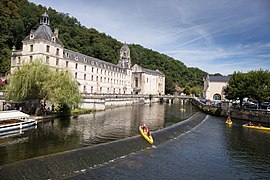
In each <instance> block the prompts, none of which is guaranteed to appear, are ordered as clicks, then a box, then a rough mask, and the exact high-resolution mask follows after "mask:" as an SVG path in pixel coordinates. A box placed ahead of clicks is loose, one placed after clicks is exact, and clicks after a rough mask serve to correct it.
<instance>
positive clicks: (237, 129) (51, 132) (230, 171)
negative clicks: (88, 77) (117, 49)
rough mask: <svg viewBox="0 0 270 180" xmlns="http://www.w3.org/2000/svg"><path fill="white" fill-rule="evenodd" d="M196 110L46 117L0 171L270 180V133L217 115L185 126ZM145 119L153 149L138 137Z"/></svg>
mask: <svg viewBox="0 0 270 180" xmlns="http://www.w3.org/2000/svg"><path fill="white" fill-rule="evenodd" d="M182 109H185V111H182ZM195 112H197V110H196V108H194V107H192V106H191V105H190V104H188V103H185V104H184V105H183V106H181V107H180V104H179V103H175V104H152V105H151V106H150V105H138V106H129V107H121V108H114V109H108V110H106V111H104V112H97V113H93V114H88V115H81V116H79V117H78V118H76V119H71V120H69V121H63V120H59V119H55V120H54V121H50V122H44V123H41V124H39V125H38V128H37V129H33V130H31V131H29V132H26V133H25V134H23V135H21V136H20V137H14V138H11V139H10V140H9V141H4V142H3V143H2V144H1V146H0V157H1V163H2V164H4V165H3V166H0V172H2V175H4V176H2V178H3V179H17V178H24V179H36V178H39V179H54V178H53V177H56V178H61V177H62V178H69V179H269V177H270V132H269V131H261V130H255V129H246V128H244V127H242V124H244V123H245V121H241V120H235V119H233V121H234V124H233V125H232V126H228V125H226V124H225V118H221V117H214V116H206V118H205V119H204V120H202V121H200V122H199V124H197V125H194V123H193V125H192V122H193V121H194V120H188V123H186V124H183V123H184V122H186V121H184V120H185V119H187V118H188V117H190V116H192V115H193V114H194V113H195ZM195 119H196V118H195ZM142 123H146V124H147V125H148V126H149V127H150V129H151V130H152V131H154V133H153V137H154V145H153V146H150V145H149V144H147V142H146V141H144V140H143V139H142V138H141V137H140V136H138V126H139V125H140V124H142ZM191 126H192V127H191ZM187 127H189V128H187ZM181 128H182V129H181ZM186 128H187V130H186V131H185V129H186ZM176 130H177V132H179V131H181V132H179V134H178V135H177V132H176ZM162 134H163V135H166V138H165V139H166V140H164V138H163V137H161V135H162ZM134 136H136V137H135V138H133V137H134ZM127 137H130V138H128V139H127V140H120V141H116V140H119V139H126V138H127ZM23 138H25V140H23ZM161 139H162V141H161ZM155 140H156V141H155ZM113 141H116V142H113ZM157 141H159V142H157ZM108 142H111V143H108ZM155 142H156V144H155ZM103 144H104V145H103ZM82 147H83V148H82ZM89 147H90V148H89ZM71 149H75V151H74V150H73V151H71V152H70V151H69V152H68V153H60V154H59V155H57V154H56V155H54V156H44V157H42V158H37V159H32V160H31V159H30V160H27V161H20V160H23V159H29V158H32V157H38V156H42V155H48V154H55V153H56V152H63V151H68V150H71ZM29 154H30V155H29ZM17 161H18V163H17ZM41 162H42V163H41ZM30 167H32V168H30ZM80 167H83V168H81V169H78V168H80ZM54 168H57V169H58V170H55V169H54ZM74 169H76V171H74ZM15 170H16V172H17V173H12V172H15ZM46 170H47V171H46ZM49 170H50V171H49ZM64 172H65V173H64ZM67 172H68V174H67ZM31 174H32V175H31ZM41 175H42V176H41ZM62 178H61V179H62Z"/></svg>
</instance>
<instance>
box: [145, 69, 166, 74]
mask: <svg viewBox="0 0 270 180" xmlns="http://www.w3.org/2000/svg"><path fill="white" fill-rule="evenodd" d="M143 71H144V72H145V73H146V74H152V75H155V76H164V74H163V73H162V72H160V71H159V70H151V69H145V68H143Z"/></svg>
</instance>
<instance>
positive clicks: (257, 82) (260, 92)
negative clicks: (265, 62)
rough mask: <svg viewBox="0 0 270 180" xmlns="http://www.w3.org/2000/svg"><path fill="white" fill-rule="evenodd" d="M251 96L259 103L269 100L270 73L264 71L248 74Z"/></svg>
mask: <svg viewBox="0 0 270 180" xmlns="http://www.w3.org/2000/svg"><path fill="white" fill-rule="evenodd" d="M248 81H249V85H250V86H249V87H248V88H247V89H248V92H249V96H250V97H251V98H253V99H256V100H257V101H258V103H259V107H260V106H261V103H262V102H263V101H265V100H268V99H269V97H270V72H269V71H263V70H254V71H250V72H249V73H248Z"/></svg>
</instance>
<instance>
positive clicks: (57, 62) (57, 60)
mask: <svg viewBox="0 0 270 180" xmlns="http://www.w3.org/2000/svg"><path fill="white" fill-rule="evenodd" d="M55 65H56V66H58V65H59V59H58V58H57V59H56V62H55Z"/></svg>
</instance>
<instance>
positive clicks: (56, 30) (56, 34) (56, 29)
mask: <svg viewBox="0 0 270 180" xmlns="http://www.w3.org/2000/svg"><path fill="white" fill-rule="evenodd" d="M58 32H59V30H58V28H54V35H55V37H56V38H58Z"/></svg>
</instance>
